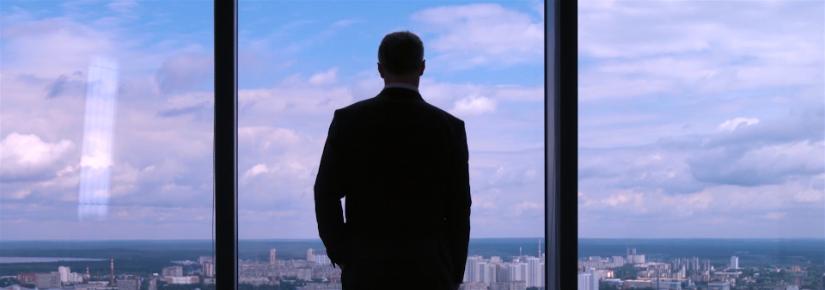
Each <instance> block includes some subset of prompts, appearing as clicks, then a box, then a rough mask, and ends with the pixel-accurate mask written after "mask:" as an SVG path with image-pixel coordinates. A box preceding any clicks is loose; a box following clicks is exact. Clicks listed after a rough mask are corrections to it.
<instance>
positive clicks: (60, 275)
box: [0, 239, 546, 290]
mask: <svg viewBox="0 0 825 290" xmlns="http://www.w3.org/2000/svg"><path fill="white" fill-rule="evenodd" d="M529 240H532V241H535V240H534V239H529ZM313 242H314V241H313ZM526 243H527V239H524V240H517V241H516V242H513V241H507V242H498V241H496V242H495V243H490V242H486V243H481V245H480V246H479V249H480V250H476V251H472V250H471V253H473V252H475V253H474V254H472V255H470V256H469V257H468V258H467V263H466V265H465V271H464V281H463V283H462V284H461V287H460V288H459V289H462V290H540V289H544V275H543V273H544V271H545V270H546V268H545V254H544V253H542V250H541V246H540V244H539V246H538V250H537V252H535V253H533V254H526V253H524V252H523V251H522V248H523V246H524V245H525V244H526ZM302 245H315V244H310V243H309V242H307V243H306V244H304V243H301V244H298V245H295V244H294V243H293V244H287V245H284V246H283V250H282V249H279V248H269V249H268V250H267V249H261V248H259V247H256V248H255V249H254V252H252V249H248V250H247V251H245V253H243V254H242V257H241V259H240V260H239V263H238V274H239V281H238V282H239V286H240V288H239V289H250V290H251V289H255V290H283V289H289V290H340V289H342V286H341V270H340V268H338V267H333V265H332V263H331V261H330V259H329V257H328V256H327V255H326V253H325V252H324V251H323V250H316V248H306V250H305V251H302V252H300V253H299V252H298V251H299V250H298V249H297V247H298V246H302ZM110 247H111V246H110ZM504 247H507V248H506V249H505V248H504ZM321 248H322V247H321ZM172 250H173V249H171V248H170V251H172ZM176 250H177V251H178V252H180V250H178V249H176ZM516 250H517V251H518V252H517V254H515V253H516ZM17 251H18V252H12V253H30V252H28V251H22V250H17ZM128 251H129V250H127V252H128ZM534 251H535V250H534ZM40 252H42V253H43V254H44V255H46V254H48V253H49V252H48V251H40ZM101 252H103V251H101ZM509 253H513V255H507V254H509ZM7 254H8V252H7V253H4V254H3V255H7ZM284 254H285V255H284ZM481 254H489V255H481ZM3 255H0V266H4V267H0V290H34V289H37V290H42V289H54V290H64V289H65V290H69V289H71V290H159V289H160V290H162V289H174V290H196V289H198V290H207V289H215V261H214V259H213V256H211V255H199V256H191V257H189V258H184V259H174V260H169V259H166V260H163V261H160V262H157V263H156V262H135V259H128V258H112V257H110V258H108V259H95V258H43V257H20V256H18V257H3ZM282 256H285V257H282ZM175 257H176V258H177V257H180V256H175ZM127 259H128V260H131V261H129V262H131V263H133V264H140V265H129V270H121V269H120V268H121V267H123V265H122V264H124V263H128V262H127V261H124V260H127ZM84 263H87V264H91V265H95V266H93V267H89V266H85V267H84V266H82V265H83V264H84ZM32 265H42V266H39V267H36V268H32V267H35V266H32ZM70 265H71V266H70ZM78 265H81V266H78ZM388 287H389V289H391V288H392V287H391V286H388Z"/></svg>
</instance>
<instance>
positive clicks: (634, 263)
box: [578, 248, 825, 290]
mask: <svg viewBox="0 0 825 290" xmlns="http://www.w3.org/2000/svg"><path fill="white" fill-rule="evenodd" d="M578 264H579V273H578V289H579V290H618V289H644V290H649V289H653V290H683V289H684V290H700V289H701V290H733V289H760V290H761V289H765V290H804V289H808V290H819V289H825V288H823V287H825V286H823V285H825V274H823V271H822V264H821V261H820V263H818V264H812V263H799V264H795V263H791V264H789V265H781V264H761V265H749V264H748V262H747V261H743V260H742V259H741V258H740V257H739V256H730V257H729V259H728V260H727V261H726V263H723V264H719V263H717V262H713V261H711V259H708V258H702V257H696V256H692V257H673V258H670V259H661V260H660V259H650V258H649V257H647V256H646V255H645V254H644V253H642V252H640V251H637V249H636V248H628V249H627V251H626V253H625V255H614V256H610V257H600V256H590V257H586V258H584V259H580V260H579V262H578Z"/></svg>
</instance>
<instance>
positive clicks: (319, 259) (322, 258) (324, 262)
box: [315, 254, 332, 265]
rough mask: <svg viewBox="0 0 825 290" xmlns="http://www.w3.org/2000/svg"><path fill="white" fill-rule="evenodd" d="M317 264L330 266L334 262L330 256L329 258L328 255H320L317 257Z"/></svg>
mask: <svg viewBox="0 0 825 290" xmlns="http://www.w3.org/2000/svg"><path fill="white" fill-rule="evenodd" d="M315 264H318V265H329V264H332V261H330V260H329V256H327V255H326V254H318V255H315Z"/></svg>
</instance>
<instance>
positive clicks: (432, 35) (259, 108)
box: [0, 0, 825, 239]
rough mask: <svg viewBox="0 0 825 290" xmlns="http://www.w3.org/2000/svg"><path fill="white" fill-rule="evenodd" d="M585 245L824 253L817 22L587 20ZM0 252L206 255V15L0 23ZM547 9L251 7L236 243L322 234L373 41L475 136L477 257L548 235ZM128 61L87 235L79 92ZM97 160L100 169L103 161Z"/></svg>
mask: <svg viewBox="0 0 825 290" xmlns="http://www.w3.org/2000/svg"><path fill="white" fill-rule="evenodd" d="M579 13H580V58H579V63H580V66H581V69H580V75H579V89H580V127H579V128H580V136H579V143H580V146H581V147H580V156H579V159H580V172H579V173H580V176H581V178H580V192H579V193H578V195H579V201H580V203H579V209H580V236H582V237H609V238H623V237H633V238H646V237H649V238H659V237H677V238H679V237H723V238H772V237H819V238H822V237H825V142H823V140H825V137H823V132H825V100H823V98H825V96H824V95H823V90H825V80H824V79H823V78H825V74H824V73H823V72H824V71H825V60H824V58H825V57H824V56H823V51H825V39H823V35H825V33H823V32H825V5H823V3H822V2H820V1H791V2H788V3H785V2H777V1H731V2H722V1H699V2H689V1H661V2H655V1H595V0H594V1H581V6H580V11H579ZM0 16H2V18H0V37H1V38H2V40H3V41H2V42H0V64H2V65H0V73H2V74H0V112H2V114H0V162H1V163H0V165H2V166H0V182H2V187H0V239H142V238H150V239H170V238H209V237H210V236H211V226H212V222H211V192H212V176H211V166H212V163H211V158H212V151H211V144H212V140H211V130H212V117H211V113H212V102H211V99H212V91H211V90H212V89H211V88H212V85H213V83H212V81H211V78H212V76H213V71H212V51H213V49H212V40H213V39H212V35H211V26H212V13H211V5H210V3H209V2H207V1H127V0H118V1H98V0H89V1H70V2H62V1H60V2H58V1H3V2H2V3H0ZM543 17H544V13H543V6H542V3H541V2H540V1H483V2H482V1H404V2H401V1H355V2H352V3H337V2H332V1H279V2H276V1H241V3H240V23H239V31H240V37H239V48H240V52H239V70H240V76H239V81H240V91H239V97H240V109H239V112H240V120H239V142H240V147H239V157H240V161H239V167H238V168H239V182H240V195H239V199H240V224H241V226H240V229H239V230H240V236H241V238H315V237H317V232H316V229H315V227H316V225H315V222H314V215H313V212H312V210H313V208H312V183H313V181H314V176H315V172H316V170H317V163H318V159H319V157H320V152H321V149H322V146H323V142H324V138H325V134H326V129H327V126H328V124H329V120H330V118H331V116H332V111H333V110H334V109H336V108H339V107H342V106H346V105H348V104H350V103H352V102H355V101H357V100H361V99H365V98H369V97H372V96H374V95H375V94H376V93H377V92H378V91H379V90H380V88H381V79H380V78H379V76H378V74H377V72H376V71H375V62H376V53H377V47H378V44H379V42H380V40H381V38H382V37H383V35H384V34H386V33H388V32H392V31H396V30H401V29H409V30H412V31H414V32H416V33H419V35H420V36H421V37H422V39H423V41H424V43H425V47H426V51H425V58H426V59H427V71H426V72H425V75H424V79H423V81H422V85H421V92H422V94H423V95H424V98H425V99H426V100H427V101H428V102H430V103H433V104H435V105H437V106H439V107H441V108H443V109H445V110H447V111H450V112H452V113H453V114H455V115H456V116H458V117H460V118H462V119H463V120H465V122H466V124H467V130H468V138H469V145H470V154H471V160H470V165H471V182H472V185H471V186H472V189H473V199H474V204H473V217H472V228H473V230H472V236H473V237H527V236H530V237H535V236H541V235H542V234H543V210H544V208H543V205H542V202H543V197H542V194H543V184H544V178H543V176H544V171H543V170H544V164H543V161H542V157H543V141H542V140H543V135H542V134H543V125H542V122H543V106H542V105H543V99H542V98H543V85H544V83H543V64H542V60H543V54H544V51H543V43H544V38H543V31H542V30H543V20H544V18H543ZM95 57H106V58H108V59H112V60H114V61H116V62H117V63H118V64H119V67H120V70H119V71H118V76H119V78H118V91H117V107H116V108H117V109H116V110H117V114H116V116H117V117H116V118H115V120H114V122H115V130H114V135H113V144H112V145H113V151H112V152H111V156H110V157H111V158H110V159H111V160H110V162H108V163H106V166H108V167H109V168H110V169H111V178H112V180H111V189H110V192H109V199H108V200H109V204H108V208H109V209H108V213H107V215H106V217H105V218H103V219H101V220H84V221H79V220H78V216H77V207H78V187H79V183H80V182H81V181H80V180H81V178H80V175H81V172H82V171H83V169H84V166H87V165H84V162H82V159H83V158H82V157H83V156H81V155H82V154H83V152H84V151H83V148H84V138H83V137H84V132H83V127H84V126H83V124H84V117H85V116H84V112H85V111H84V110H85V108H84V103H85V100H86V93H87V88H88V84H87V80H88V79H87V77H88V71H89V67H90V63H92V62H93V61H94V59H95ZM107 160H108V159H107Z"/></svg>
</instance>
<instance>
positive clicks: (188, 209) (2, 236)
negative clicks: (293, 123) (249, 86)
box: [0, 0, 214, 290]
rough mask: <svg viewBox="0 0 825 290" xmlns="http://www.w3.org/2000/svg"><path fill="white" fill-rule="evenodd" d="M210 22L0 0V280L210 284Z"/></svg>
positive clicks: (156, 7)
mask: <svg viewBox="0 0 825 290" xmlns="http://www.w3.org/2000/svg"><path fill="white" fill-rule="evenodd" d="M212 24H213V23H212V3H211V1H142V2H137V1H45V0H44V1H5V0H4V1H0V38H1V39H2V40H0V288H3V289H6V288H4V287H7V286H11V285H19V286H21V287H24V288H22V289H35V287H37V288H38V289H104V288H105V287H113V286H116V287H117V288H105V289H121V290H123V289H173V288H174V289H195V288H200V289H207V288H210V287H212V286H210V285H211V284H212V283H213V279H214V278H213V277H214V264H213V262H212V255H213V251H212V235H213V216H212V212H213V211H212V186H213V181H212V157H213V155H212V139H213V138H212V126H213V124H212V121H213V118H212V112H213V108H212V90H213V88H212V86H213V81H212V72H213V44H212V43H213V33H212ZM61 287H62V288H61ZM11 289H21V288H14V287H12V288H11Z"/></svg>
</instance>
